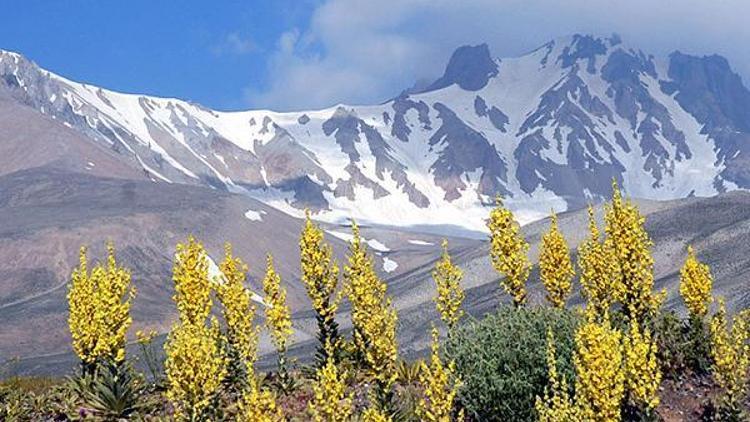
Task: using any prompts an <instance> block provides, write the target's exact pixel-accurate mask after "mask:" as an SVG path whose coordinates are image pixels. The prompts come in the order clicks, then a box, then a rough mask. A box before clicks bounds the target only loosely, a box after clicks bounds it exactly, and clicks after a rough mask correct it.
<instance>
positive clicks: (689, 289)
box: [680, 246, 713, 319]
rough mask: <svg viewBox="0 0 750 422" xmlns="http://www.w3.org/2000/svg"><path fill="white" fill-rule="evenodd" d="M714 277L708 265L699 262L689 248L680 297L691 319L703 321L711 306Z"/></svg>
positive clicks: (682, 276)
mask: <svg viewBox="0 0 750 422" xmlns="http://www.w3.org/2000/svg"><path fill="white" fill-rule="evenodd" d="M712 285H713V277H712V276H711V270H710V269H709V267H708V265H706V264H703V263H701V262H700V261H698V258H696V256H695V251H694V250H693V247H692V246H688V256H687V259H685V264H684V265H683V266H682V268H681V269H680V296H682V300H683V301H685V306H686V307H687V308H688V311H689V312H690V315H691V317H693V318H697V319H703V317H704V316H706V313H707V312H708V306H709V305H710V304H711V301H712V298H711V288H712Z"/></svg>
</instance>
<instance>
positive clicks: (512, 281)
mask: <svg viewBox="0 0 750 422" xmlns="http://www.w3.org/2000/svg"><path fill="white" fill-rule="evenodd" d="M496 202H497V206H496V207H495V208H494V209H493V210H492V211H491V212H490V218H489V220H488V221H487V228H488V229H489V231H490V257H491V259H492V266H493V267H494V268H495V271H497V272H498V273H500V275H501V276H504V278H503V279H502V280H501V283H502V286H503V288H504V289H505V291H506V292H507V293H508V294H509V295H511V297H512V298H513V303H514V304H515V305H516V306H520V305H523V304H524V303H525V302H526V280H527V279H528V278H529V273H530V272H531V263H530V262H529V258H528V257H527V256H526V253H527V252H528V250H529V244H528V243H526V240H525V239H524V238H523V235H522V234H521V228H520V226H519V224H518V223H517V222H516V221H515V219H514V217H513V213H512V212H511V211H510V210H509V209H507V208H505V207H504V206H503V203H502V201H501V200H500V198H499V197H498V198H497V200H496Z"/></svg>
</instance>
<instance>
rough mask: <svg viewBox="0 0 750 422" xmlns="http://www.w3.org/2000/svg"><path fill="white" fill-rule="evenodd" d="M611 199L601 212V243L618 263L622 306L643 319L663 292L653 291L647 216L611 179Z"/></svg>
mask: <svg viewBox="0 0 750 422" xmlns="http://www.w3.org/2000/svg"><path fill="white" fill-rule="evenodd" d="M612 191H613V193H612V202H611V204H610V206H609V207H608V208H607V211H606V213H605V216H604V221H605V231H606V233H607V236H606V239H605V240H604V244H605V247H606V248H609V249H610V250H612V252H613V253H614V258H615V262H616V263H617V265H618V267H619V268H618V271H617V273H618V275H619V276H620V282H619V283H617V284H616V285H617V286H618V287H619V288H620V292H619V293H620V301H621V302H622V305H623V309H625V310H626V311H628V312H634V313H635V315H632V316H634V317H635V318H637V319H638V320H639V321H643V319H644V318H645V317H648V316H651V315H653V313H654V312H655V311H656V310H657V309H658V308H659V307H660V306H661V303H662V301H663V299H664V295H665V294H666V293H663V294H654V291H653V288H654V258H653V257H652V256H651V250H650V248H651V246H652V242H651V239H650V237H649V235H648V233H647V232H646V229H645V228H644V223H645V221H646V219H645V218H644V217H643V216H642V215H641V213H640V211H639V210H638V207H637V206H636V205H635V204H633V203H632V202H631V201H629V200H625V199H623V197H622V193H621V192H620V188H619V187H618V186H617V182H616V181H614V180H613V181H612Z"/></svg>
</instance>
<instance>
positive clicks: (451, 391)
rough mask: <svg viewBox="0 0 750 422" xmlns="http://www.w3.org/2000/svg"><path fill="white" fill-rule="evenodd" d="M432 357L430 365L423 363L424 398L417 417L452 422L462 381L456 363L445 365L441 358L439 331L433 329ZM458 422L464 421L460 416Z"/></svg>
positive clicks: (420, 378)
mask: <svg viewBox="0 0 750 422" xmlns="http://www.w3.org/2000/svg"><path fill="white" fill-rule="evenodd" d="M431 347H432V355H431V357H430V365H429V366H428V365H427V364H426V363H424V362H421V370H420V372H419V382H420V384H421V385H422V388H423V389H424V397H423V398H421V399H420V400H419V402H417V409H416V410H417V416H419V417H420V420H422V421H429V422H450V421H451V420H452V419H451V414H452V413H453V405H454V401H455V400H456V394H458V389H459V388H460V387H461V381H460V380H459V379H458V376H457V374H456V364H455V362H454V361H450V362H448V364H447V365H446V364H444V363H443V361H442V359H441V358H440V343H439V341H438V330H437V329H435V328H433V329H432V346H431ZM457 420H463V415H462V414H461V415H459V417H458V418H457Z"/></svg>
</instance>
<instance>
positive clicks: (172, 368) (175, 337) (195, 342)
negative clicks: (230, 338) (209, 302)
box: [164, 319, 227, 420]
mask: <svg viewBox="0 0 750 422" xmlns="http://www.w3.org/2000/svg"><path fill="white" fill-rule="evenodd" d="M220 336H221V333H220V331H219V325H218V323H217V322H216V320H215V319H214V320H213V323H212V324H211V325H210V326H206V325H205V324H191V323H183V322H178V323H177V324H176V325H175V326H174V327H173V328H172V331H171V332H170V333H169V337H168V339H167V343H166V345H165V351H166V355H167V359H166V362H165V366H164V371H165V373H166V375H167V392H166V395H167V398H168V399H169V400H170V401H171V402H172V403H173V405H174V406H175V417H176V419H177V420H199V419H200V418H201V415H202V414H203V412H204V411H205V410H206V409H207V408H208V407H209V405H211V402H212V400H213V398H214V397H215V395H216V393H217V392H218V390H219V387H220V386H221V383H222V381H223V380H224V377H225V375H226V368H227V365H226V357H225V355H224V351H223V349H222V348H221V343H220V342H221V339H220Z"/></svg>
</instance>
